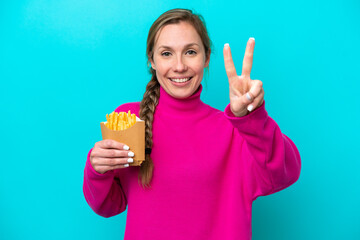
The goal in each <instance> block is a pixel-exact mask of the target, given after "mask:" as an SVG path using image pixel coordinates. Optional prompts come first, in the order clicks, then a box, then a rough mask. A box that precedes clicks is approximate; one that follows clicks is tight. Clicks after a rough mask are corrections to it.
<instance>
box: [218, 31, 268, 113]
mask: <svg viewBox="0 0 360 240" xmlns="http://www.w3.org/2000/svg"><path fill="white" fill-rule="evenodd" d="M254 46H255V39H254V38H250V39H249V40H248V42H247V46H246V50H245V55H244V60H243V67H242V72H241V76H238V75H237V73H236V69H235V66H234V62H233V59H232V57H231V50H230V46H229V45H228V44H225V46H224V62H225V70H226V74H227V76H228V79H229V88H230V109H231V111H232V113H233V114H234V115H235V116H237V117H242V116H245V115H247V114H248V113H249V112H251V111H253V110H255V109H256V108H257V107H259V106H261V104H262V103H263V101H264V89H263V87H262V85H263V84H262V82H261V81H260V80H251V79H250V72H251V67H252V62H253V55H254Z"/></svg>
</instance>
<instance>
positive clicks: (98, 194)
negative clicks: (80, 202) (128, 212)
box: [83, 149, 127, 217]
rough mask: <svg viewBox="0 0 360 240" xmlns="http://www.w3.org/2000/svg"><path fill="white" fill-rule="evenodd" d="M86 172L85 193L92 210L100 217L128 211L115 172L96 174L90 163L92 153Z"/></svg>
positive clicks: (88, 157)
mask: <svg viewBox="0 0 360 240" xmlns="http://www.w3.org/2000/svg"><path fill="white" fill-rule="evenodd" d="M91 151H92V149H91V150H90V151H89V153H88V156H87V161H86V165H85V170H84V182H83V192H84V196H85V199H86V201H87V203H88V204H89V206H90V207H91V208H92V210H93V211H94V212H95V213H97V214H98V215H100V216H103V217H111V216H114V215H117V214H119V213H121V212H123V211H125V209H126V205H127V200H126V197H125V194H124V192H123V190H122V188H121V184H120V181H119V180H118V178H117V177H116V175H115V172H114V170H111V171H107V172H106V173H104V174H100V173H98V172H96V171H95V170H94V169H93V167H92V165H91V163H90V153H91Z"/></svg>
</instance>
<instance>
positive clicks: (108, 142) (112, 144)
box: [95, 139, 130, 150]
mask: <svg viewBox="0 0 360 240" xmlns="http://www.w3.org/2000/svg"><path fill="white" fill-rule="evenodd" d="M96 144H98V146H99V147H100V148H113V149H123V150H129V149H130V148H129V146H127V145H126V144H124V143H120V142H118V141H115V140H112V139H105V140H102V141H100V142H97V143H96ZM96 144H95V146H96Z"/></svg>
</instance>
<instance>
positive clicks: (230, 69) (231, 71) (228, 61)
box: [223, 43, 237, 80]
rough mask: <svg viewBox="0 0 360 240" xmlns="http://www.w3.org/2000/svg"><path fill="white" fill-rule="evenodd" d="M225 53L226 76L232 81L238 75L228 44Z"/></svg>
mask: <svg viewBox="0 0 360 240" xmlns="http://www.w3.org/2000/svg"><path fill="white" fill-rule="evenodd" d="M223 53H224V63H225V71H226V75H227V76H228V79H229V80H230V79H231V78H233V77H235V76H237V74H236V69H235V66H234V61H233V59H232V56H231V50H230V46H229V44H228V43H226V44H225V45H224V51H223Z"/></svg>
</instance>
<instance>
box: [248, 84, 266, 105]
mask: <svg viewBox="0 0 360 240" xmlns="http://www.w3.org/2000/svg"><path fill="white" fill-rule="evenodd" d="M262 89H263V83H262V81H260V80H251V87H250V90H249V92H247V93H246V96H247V98H248V99H249V101H252V100H253V99H255V98H256V97H257V96H258V95H259V94H260V92H261V90H262ZM249 97H250V98H249Z"/></svg>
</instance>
